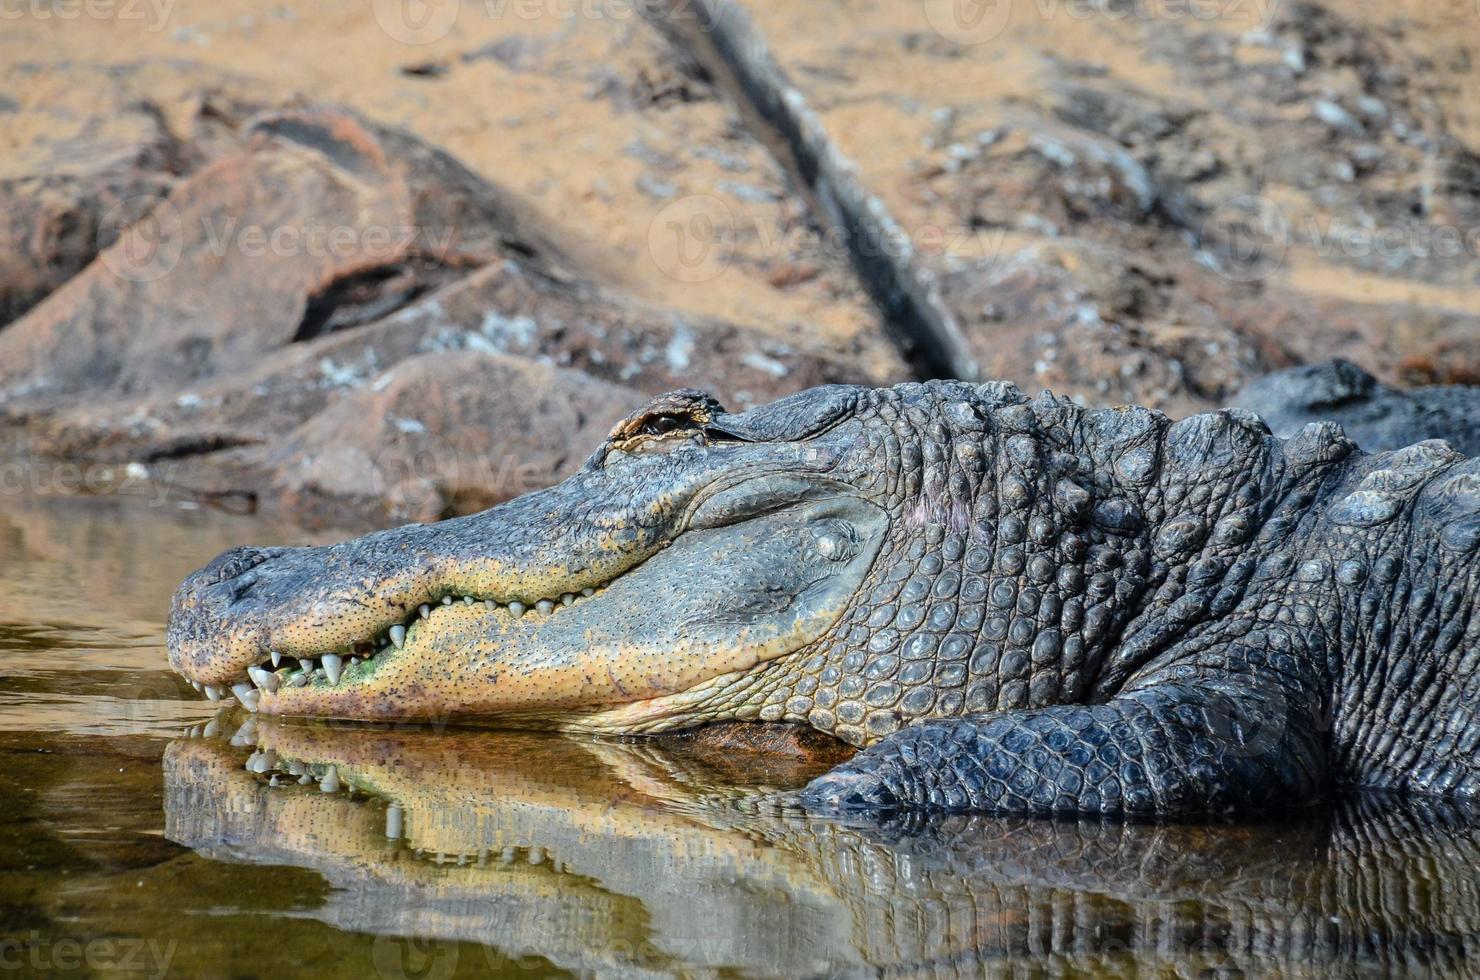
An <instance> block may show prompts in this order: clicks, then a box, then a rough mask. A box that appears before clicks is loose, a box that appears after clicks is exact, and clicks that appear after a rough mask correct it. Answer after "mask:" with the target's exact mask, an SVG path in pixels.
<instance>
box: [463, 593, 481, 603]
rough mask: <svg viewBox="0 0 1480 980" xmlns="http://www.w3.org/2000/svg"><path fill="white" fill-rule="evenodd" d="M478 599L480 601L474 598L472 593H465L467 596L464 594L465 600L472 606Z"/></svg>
mask: <svg viewBox="0 0 1480 980" xmlns="http://www.w3.org/2000/svg"><path fill="white" fill-rule="evenodd" d="M477 601H478V600H477V599H474V598H473V597H472V596H470V595H465V596H463V602H465V603H467V604H468V605H470V606H471V605H472V604H473V603H475V602H477Z"/></svg>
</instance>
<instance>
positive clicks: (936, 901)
mask: <svg viewBox="0 0 1480 980" xmlns="http://www.w3.org/2000/svg"><path fill="white" fill-rule="evenodd" d="M225 727H227V728H228V729H229V728H230V726H229V725H228V726H225ZM232 741H234V742H235V743H236V744H231V743H232ZM711 762H712V760H709V759H706V758H704V754H703V752H702V751H695V750H693V749H690V748H686V747H684V746H681V745H680V746H673V745H669V744H655V743H633V744H613V743H595V742H577V741H573V740H569V739H562V738H557V737H550V736H534V735H530V736H521V735H496V736H493V735H488V734H486V733H482V734H480V733H458V732H449V733H440V734H439V733H432V732H412V731H389V730H376V729H369V728H348V727H344V726H335V727H328V726H310V725H294V724H285V723H273V722H271V721H270V720H268V719H263V720H262V721H261V722H260V723H259V724H249V725H248V727H247V729H246V730H245V731H242V732H240V733H238V734H236V735H235V737H234V739H232V740H228V739H226V738H225V737H224V736H218V737H215V738H188V739H181V740H177V741H175V742H173V743H172V744H171V745H170V747H169V748H168V750H167V751H166V754H165V761H164V770H165V811H166V812H165V816H166V833H167V835H168V836H169V837H170V839H172V840H175V841H177V842H179V843H182V844H185V845H187V846H189V847H192V848H195V849H196V850H198V851H201V852H203V853H205V854H207V855H209V856H211V857H214V858H219V859H223V860H229V861H236V862H246V863H252V864H275V865H276V864H288V865H294V866H298V867H300V868H305V869H311V870H313V871H315V872H317V873H318V874H320V875H322V876H323V877H324V878H325V879H327V880H328V882H329V883H330V884H331V885H332V886H333V888H334V890H333V891H332V892H330V893H329V896H328V897H327V899H326V901H325V902H324V904H323V905H322V906H321V907H319V908H316V909H314V910H313V911H312V912H311V913H310V914H311V915H313V916H315V917H318V918H321V919H322V920H324V921H326V922H329V923H331V924H333V925H335V926H337V927H339V928H342V929H348V930H355V931H360V932H371V933H376V934H382V935H391V936H424V937H434V938H435V939H437V940H439V941H447V942H451V941H454V940H456V941H470V942H474V943H480V944H485V945H486V946H487V947H488V948H490V949H491V950H493V951H495V952H494V953H492V954H491V961H493V962H499V963H517V962H520V961H521V960H522V959H523V958H526V957H530V956H535V955H537V956H538V957H541V958H543V960H548V961H550V962H552V963H554V964H555V965H557V966H559V967H563V968H565V969H569V970H574V971H579V972H585V971H598V972H606V971H622V972H628V971H632V972H643V971H649V970H651V971H655V972H659V973H663V972H671V971H675V970H693V969H703V968H716V967H728V968H734V969H738V970H740V971H742V972H745V973H760V974H782V975H790V976H797V975H836V974H843V975H852V974H859V973H865V974H867V973H873V972H876V971H878V970H884V971H886V972H896V971H900V972H908V973H916V972H925V973H931V974H943V975H957V974H959V975H963V976H967V975H976V974H978V973H980V972H981V971H982V970H984V969H1000V968H1004V967H1008V968H1021V969H1024V970H1033V971H1037V970H1048V971H1049V972H1072V971H1078V970H1090V971H1095V972H1102V971H1124V972H1131V971H1135V970H1140V971H1146V970H1148V969H1152V970H1160V969H1165V970H1170V971H1172V972H1175V973H1202V972H1206V971H1213V972H1215V973H1221V972H1224V971H1258V972H1265V971H1270V970H1278V971H1281V972H1296V973H1309V974H1326V973H1330V972H1333V971H1335V972H1352V971H1355V972H1369V971H1371V972H1388V971H1390V970H1403V969H1407V970H1416V971H1419V972H1430V971H1434V970H1441V971H1449V970H1459V969H1462V968H1463V966H1464V964H1465V963H1466V962H1467V960H1468V959H1469V958H1470V957H1471V956H1473V955H1474V954H1475V953H1477V952H1480V949H1477V945H1480V938H1477V933H1480V888H1477V881H1476V874H1475V869H1476V867H1480V814H1472V813H1466V812H1464V811H1462V810H1461V809H1459V808H1456V807H1454V806H1452V805H1449V806H1442V807H1440V806H1434V805H1430V806H1427V807H1421V808H1413V807H1411V806H1409V807H1400V806H1399V805H1398V804H1396V803H1395V802H1389V801H1378V800H1373V799H1365V800H1362V801H1349V802H1347V803H1345V804H1343V805H1341V806H1340V807H1338V808H1337V809H1336V810H1334V811H1333V812H1328V813H1324V814H1322V815H1320V816H1311V817H1308V818H1305V819H1302V820H1299V821H1296V822H1287V823H1281V824H1273V825H1266V826H1254V827H1233V828H1229V827H1218V828H1200V827H1188V826H1151V825H1130V824H1116V823H1097V822H1053V821H1034V820H1008V819H994V818H983V817H974V818H952V819H947V820H941V821H934V822H922V823H919V824H896V825H888V826H883V827H878V826H873V827H859V826H845V825H840V824H837V823H832V822H824V821H818V820H815V819H809V818H806V817H803V816H801V815H795V814H779V813H774V812H766V811H764V810H758V808H756V807H754V806H752V805H749V804H748V803H747V802H746V800H747V798H748V794H749V792H751V791H754V790H756V789H762V788H761V787H739V786H735V785H734V784H733V783H731V782H728V781H726V780H724V779H721V778H717V777H716V776H715V772H716V769H715V767H714V766H713V765H711ZM807 775H808V773H806V772H803V771H800V769H799V770H798V771H796V772H793V773H789V774H782V776H781V778H780V779H779V780H778V782H780V783H795V782H799V781H801V780H803V779H805V778H806V776H807ZM1472 818H1473V819H1472Z"/></svg>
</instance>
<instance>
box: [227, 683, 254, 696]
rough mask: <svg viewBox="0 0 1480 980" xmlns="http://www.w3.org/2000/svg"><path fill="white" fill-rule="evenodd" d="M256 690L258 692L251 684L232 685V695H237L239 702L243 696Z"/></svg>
mask: <svg viewBox="0 0 1480 980" xmlns="http://www.w3.org/2000/svg"><path fill="white" fill-rule="evenodd" d="M254 690H256V688H254V687H252V685H251V684H248V683H245V682H243V683H238V684H233V685H231V693H232V694H235V695H236V696H237V699H238V700H240V699H241V697H242V695H244V694H246V693H247V692H248V691H254Z"/></svg>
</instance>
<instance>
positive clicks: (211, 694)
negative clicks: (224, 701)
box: [206, 684, 221, 701]
mask: <svg viewBox="0 0 1480 980" xmlns="http://www.w3.org/2000/svg"><path fill="white" fill-rule="evenodd" d="M206 697H208V698H210V699H211V700H212V701H220V700H221V688H219V687H217V686H216V685H215V684H207V685H206Z"/></svg>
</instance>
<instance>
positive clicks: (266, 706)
mask: <svg viewBox="0 0 1480 980" xmlns="http://www.w3.org/2000/svg"><path fill="white" fill-rule="evenodd" d="M862 392H863V389H855V388H850V387H831V388H822V389H814V390H812V391H808V392H804V393H802V394H801V395H798V396H794V397H792V398H789V399H783V400H782V401H780V402H776V403H773V404H770V405H767V406H765V407H763V408H758V409H755V410H753V411H750V412H747V413H744V414H727V413H726V412H724V410H723V409H722V408H721V407H720V406H719V405H718V404H717V403H716V402H715V401H714V400H713V399H711V398H709V397H708V396H706V395H704V394H703V393H700V392H695V391H678V392H674V393H671V394H669V395H665V396H662V397H660V398H658V399H655V400H654V401H653V402H651V403H649V404H648V405H647V406H646V407H645V408H643V409H642V410H641V411H639V412H637V413H636V414H634V415H633V416H631V417H629V418H628V419H626V420H624V421H623V422H621V423H619V424H618V425H617V426H616V427H615V428H614V429H613V430H612V432H611V434H610V435H609V436H608V438H607V439H606V441H605V442H604V443H603V444H602V445H601V446H600V447H599V448H598V449H597V451H596V452H595V453H594V454H593V455H592V456H591V458H590V459H589V460H588V461H587V462H586V464H585V465H584V467H583V468H582V469H581V470H580V471H579V472H577V473H576V474H575V475H573V476H572V477H570V478H569V479H568V480H566V481H565V482H563V483H561V484H559V485H557V486H554V487H551V488H549V489H546V490H543V491H539V492H536V493H532V494H528V495H525V496H523V497H520V498H518V499H516V500H513V501H510V502H508V503H506V504H503V505H501V506H498V507H494V508H492V509H490V510H487V511H484V512H483V513H480V514H476V515H472V516H469V517H463V518H459V519H453V520H447V521H443V522H440V523H435V524H426V525H422V524H413V525H408V526H406V527H401V528H396V529H392V530H387V531H382V532H378V533H374V534H369V535H366V536H364V537H361V538H357V539H355V540H352V541H347V542H344V543H341V544H335V545H332V546H326V547H311V548H264V549H249V548H248V549H234V550H232V551H228V552H226V553H225V554H222V555H221V556H219V557H218V558H216V560H214V561H213V562H211V563H210V564H209V565H207V566H206V567H205V568H204V569H202V570H201V571H199V572H197V573H196V574H194V575H193V576H191V577H190V578H189V579H188V580H186V581H185V582H184V583H183V584H182V585H181V586H180V588H179V590H178V592H177V593H176V595H175V599H174V604H173V609H172V612H171V618H170V627H169V654H170V662H171V664H172V665H173V666H174V668H175V669H176V670H177V671H179V672H180V673H181V674H183V675H184V676H185V677H186V678H187V679H189V680H190V681H191V682H192V683H194V684H195V685H196V686H197V687H199V688H201V689H202V690H204V691H205V692H206V693H207V694H208V695H210V696H212V697H213V698H216V697H221V696H223V695H224V693H225V691H226V689H227V688H230V689H232V690H234V691H235V692H236V694H237V696H238V698H240V699H241V700H242V701H243V703H245V704H246V705H247V706H248V707H250V708H252V709H254V710H260V711H262V712H264V713H267V714H284V715H314V716H331V717H341V718H357V719H377V720H389V719H484V720H498V721H501V722H508V723H512V724H515V725H520V726H526V725H536V726H539V727H554V728H562V729H568V730H582V731H604V732H642V731H658V730H664V729H671V728H678V727H686V726H691V725H694V724H697V723H700V722H705V721H710V720H716V719H725V718H736V717H740V718H744V717H751V718H753V717H755V716H756V702H755V700H754V699H753V698H750V697H748V696H747V695H746V690H747V688H748V687H749V685H751V684H753V683H755V681H756V679H757V678H758V677H760V676H762V675H764V674H766V673H767V668H768V667H771V666H774V665H777V664H780V663H783V662H788V661H794V660H795V659H796V658H797V657H798V656H799V655H800V654H801V653H802V652H803V651H805V650H806V649H807V648H808V647H809V645H811V644H814V643H815V642H816V641H817V640H818V639H819V637H821V636H823V635H824V634H825V633H826V632H827V631H828V630H829V629H831V628H833V627H834V625H835V624H836V623H837V622H838V621H839V618H840V616H841V615H842V614H843V613H844V611H845V610H846V609H847V608H848V607H849V606H850V604H851V603H853V602H854V601H855V598H854V597H855V595H856V594H857V593H858V591H859V588H860V586H861V584H862V583H863V582H864V580H865V577H866V576H867V575H868V573H869V570H870V568H871V566H872V565H873V564H874V560H875V558H876V556H877V555H878V554H879V552H880V549H881V546H882V545H883V542H884V541H885V538H886V536H887V532H888V529H889V526H890V519H891V518H890V514H889V512H888V509H887V505H886V502H885V501H884V499H883V497H884V496H885V495H886V493H885V491H884V490H882V489H881V488H879V487H878V486H876V485H875V484H877V482H878V480H877V477H876V476H875V477H872V478H869V477H868V474H869V472H870V466H869V464H868V458H869V445H868V444H869V441H870V439H869V434H868V433H867V432H866V430H865V429H864V428H863V427H862V426H861V425H860V423H859V422H858V421H857V419H856V418H855V417H854V407H855V403H856V402H857V400H858V399H859V398H860V397H861V393H862Z"/></svg>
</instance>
